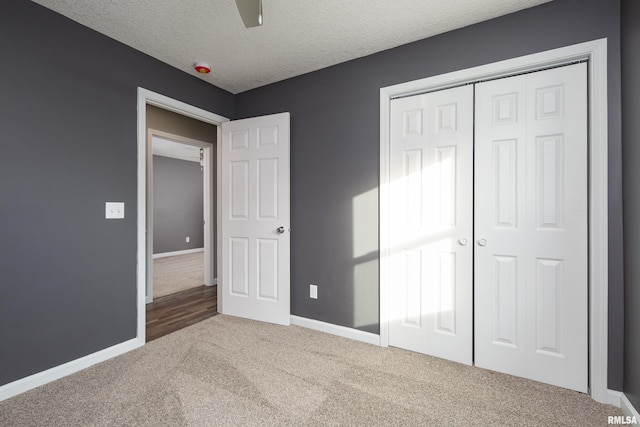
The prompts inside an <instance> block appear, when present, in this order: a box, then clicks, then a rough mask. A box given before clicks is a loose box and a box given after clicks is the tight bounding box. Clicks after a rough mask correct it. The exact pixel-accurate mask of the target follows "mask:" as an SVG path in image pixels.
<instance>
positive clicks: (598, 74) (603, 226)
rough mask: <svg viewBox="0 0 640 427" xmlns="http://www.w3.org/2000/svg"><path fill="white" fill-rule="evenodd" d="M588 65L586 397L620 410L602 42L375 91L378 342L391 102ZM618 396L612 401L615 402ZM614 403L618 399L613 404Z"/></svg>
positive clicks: (385, 270)
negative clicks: (614, 367) (611, 370)
mask: <svg viewBox="0 0 640 427" xmlns="http://www.w3.org/2000/svg"><path fill="white" fill-rule="evenodd" d="M584 60H587V61H588V74H589V83H588V85H589V98H588V99H589V106H588V109H589V165H588V168H589V183H588V186H589V383H590V392H591V397H592V398H593V399H594V400H596V401H598V402H602V403H609V404H614V405H618V406H619V396H617V394H616V393H615V392H609V390H608V384H607V381H608V371H607V356H608V354H607V353H608V335H607V334H608V329H607V328H608V291H609V283H608V266H609V260H608V256H609V250H608V207H609V203H608V190H607V185H608V175H607V173H608V168H607V158H608V152H607V148H608V117H607V114H608V108H607V39H599V40H594V41H591V42H586V43H580V44H577V45H572V46H567V47H563V48H559V49H554V50H549V51H545V52H540V53H536V54H532V55H527V56H522V57H518V58H514V59H509V60H505V61H500V62H495V63H492V64H487V65H481V66H478V67H473V68H469V69H466V70H461V71H454V72H451V73H447V74H442V75H438V76H434V77H428V78H425V79H420V80H415V81H412V82H407V83H401V84H397V85H394V86H389V87H384V88H381V89H380V212H379V215H380V344H381V345H382V346H388V345H389V326H388V325H389V323H388V322H389V317H388V311H389V292H390V280H391V278H390V276H389V262H390V247H389V241H390V240H389V221H390V216H389V203H390V193H389V192H390V170H389V157H390V156H389V153H390V140H389V134H390V133H389V132H390V124H389V112H390V102H391V99H393V98H397V97H400V96H409V95H412V94H418V93H422V92H428V91H433V90H439V89H445V88H448V87H453V86H457V85H461V84H466V83H471V82H477V81H480V80H487V79H493V78H499V77H506V76H509V75H515V74H520V73H523V72H530V71H535V70H540V69H544V68H549V67H552V66H556V65H562V64H568V63H572V62H575V61H584ZM616 397H617V399H616ZM616 400H617V401H616Z"/></svg>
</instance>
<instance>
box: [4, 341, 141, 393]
mask: <svg viewBox="0 0 640 427" xmlns="http://www.w3.org/2000/svg"><path fill="white" fill-rule="evenodd" d="M143 345H144V338H143V339H138V338H133V339H131V340H129V341H125V342H123V343H120V344H116V345H114V346H112V347H109V348H105V349H104V350H100V351H97V352H95V353H92V354H89V355H87V356H84V357H81V358H79V359H76V360H72V361H71V362H67V363H64V364H62V365H59V366H55V367H53V368H51V369H47V370H46V371H42V372H38V373H37V374H33V375H30V376H28V377H25V378H21V379H19V380H16V381H14V382H11V383H9V384H5V385H3V386H2V387H0V402H1V401H3V400H6V399H9V398H10V397H13V396H17V395H18V394H21V393H24V392H25V391H29V390H31V389H34V388H36V387H40V386H41V385H44V384H47V383H49V382H51V381H55V380H57V379H60V378H62V377H66V376H67V375H71V374H74V373H76V372H78V371H81V370H83V369H86V368H88V367H89V366H92V365H95V364H96V363H100V362H104V361H105V360H108V359H111V358H113V357H116V356H120V355H121V354H124V353H127V352H129V351H131V350H135V349H136V348H138V347H141V346H143Z"/></svg>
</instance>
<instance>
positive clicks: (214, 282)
mask: <svg viewBox="0 0 640 427" xmlns="http://www.w3.org/2000/svg"><path fill="white" fill-rule="evenodd" d="M217 284H218V278H217V277H216V278H215V279H213V283H212V284H210V285H208V284H206V283H205V284H204V285H205V286H216V285H217Z"/></svg>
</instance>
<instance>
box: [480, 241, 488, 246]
mask: <svg viewBox="0 0 640 427" xmlns="http://www.w3.org/2000/svg"><path fill="white" fill-rule="evenodd" d="M478 246H487V240H486V239H480V240H478Z"/></svg>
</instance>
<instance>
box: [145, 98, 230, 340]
mask: <svg viewBox="0 0 640 427" xmlns="http://www.w3.org/2000/svg"><path fill="white" fill-rule="evenodd" d="M147 104H149V105H154V106H156V107H160V108H163V109H165V110H169V111H172V112H174V113H178V114H181V115H183V116H187V117H191V118H194V119H196V120H200V121H202V122H205V123H210V124H213V125H216V126H217V127H218V132H217V139H216V140H217V143H216V146H217V147H216V149H217V153H218V154H217V165H218V168H217V198H216V201H215V202H216V207H217V218H218V221H217V230H218V233H217V235H216V236H214V237H213V240H214V241H215V244H216V250H215V253H216V265H217V267H218V274H219V275H220V273H221V269H222V268H223V267H222V265H221V263H220V239H219V238H218V236H219V235H220V230H221V224H220V141H221V135H222V134H221V132H220V125H221V124H222V123H223V122H227V121H229V119H228V118H226V117H223V116H220V115H218V114H215V113H211V112H209V111H206V110H203V109H201V108H198V107H194V106H192V105H189V104H186V103H184V102H181V101H178V100H175V99H172V98H169V97H167V96H164V95H161V94H159V93H155V92H152V91H150V90H147V89H144V88H141V87H139V88H138V198H137V201H138V212H137V228H138V231H137V242H138V250H137V254H136V259H137V263H136V265H137V272H136V290H137V308H138V323H137V333H136V335H137V340H138V342H140V343H144V342H145V341H146V307H145V305H146V288H147V254H148V251H152V248H149V247H148V244H147V243H148V242H147V227H148V225H149V224H148V223H147V191H148V189H147V162H148V159H149V158H150V157H151V152H150V151H151V150H150V147H148V144H147V116H146V110H147ZM211 199H212V198H210V199H209V200H210V203H211V202H213V200H211ZM211 209H213V207H212V206H210V208H209V210H211ZM207 234H208V235H209V236H211V234H212V233H211V232H209V233H206V234H205V238H207ZM217 294H218V310H220V309H221V307H222V296H221V294H222V293H221V292H218V293H217Z"/></svg>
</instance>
